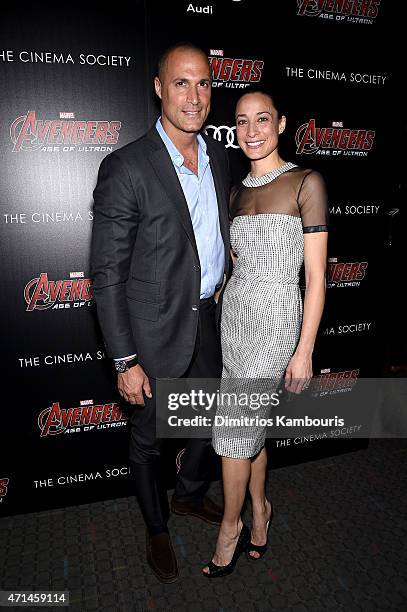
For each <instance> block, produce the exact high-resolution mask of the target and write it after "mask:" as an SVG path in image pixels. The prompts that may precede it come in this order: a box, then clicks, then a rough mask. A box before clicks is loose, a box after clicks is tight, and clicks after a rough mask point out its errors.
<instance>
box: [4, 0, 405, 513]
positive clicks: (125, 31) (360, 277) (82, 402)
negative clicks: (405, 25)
mask: <svg viewBox="0 0 407 612" xmlns="http://www.w3.org/2000/svg"><path fill="white" fill-rule="evenodd" d="M387 4H389V3H387ZM396 18H397V16H396V15H391V14H389V7H388V6H387V7H385V6H384V2H383V1H382V2H380V0H363V1H361V0H345V1H343V0H342V1H335V2H334V1H332V0H318V1H317V0H299V1H298V2H295V1H294V0H292V1H286V0H284V1H279V2H272V3H270V2H268V1H266V0H255V1H253V0H250V1H249V0H241V1H240V0H222V1H216V2H215V1H214V2H212V3H210V4H206V3H204V2H201V1H196V2H192V3H189V2H185V1H182V0H177V1H176V2H170V3H161V2H150V1H148V2H147V1H145V2H142V1H136V0H132V1H131V2H124V1H122V0H118V1H117V2H115V3H114V5H112V6H111V7H109V8H101V5H96V4H95V5H94V6H93V4H92V3H82V4H81V5H77V6H76V5H75V3H69V5H64V6H63V7H59V5H58V4H56V5H55V7H54V8H49V7H48V8H47V9H46V10H45V9H44V10H42V9H41V7H40V6H39V7H35V9H34V8H32V7H31V8H24V9H23V8H21V12H20V10H17V9H15V11H14V12H10V13H9V14H8V15H4V16H3V20H2V25H1V41H2V42H1V45H2V46H1V48H0V74H1V77H0V78H1V81H0V83H1V92H2V96H1V102H0V151H1V160H2V163H1V166H0V173H1V196H0V203H1V215H0V232H1V242H0V245H1V246H0V248H1V253H2V263H1V265H2V285H1V286H2V287H3V289H2V291H3V293H2V296H3V297H2V300H1V304H2V313H1V325H2V355H3V358H4V359H3V366H2V373H3V377H2V380H3V393H4V396H6V398H7V399H6V401H5V402H4V406H3V410H2V414H1V427H2V435H1V451H0V452H1V456H0V512H1V513H2V514H5V515H7V514H13V513H20V512H26V511H30V510H36V509H44V508H52V507H57V506H64V505H69V504H74V503H81V502H88V501H93V500H98V499H106V498H114V497H116V496H120V495H128V494H132V487H131V479H130V477H129V468H128V461H127V436H128V429H127V420H128V409H127V408H126V407H124V406H121V405H120V402H119V396H118V395H117V393H116V390H115V377H114V375H113V372H112V368H111V363H110V361H109V360H108V359H106V356H105V353H104V347H103V342H102V338H101V334H100V330H99V328H98V324H97V318H96V312H95V305H94V303H93V300H92V287H91V282H90V279H89V243H90V235H91V230H92V192H93V189H94V186H95V182H96V177H97V171H98V167H99V164H100V162H101V160H102V159H103V158H104V157H105V155H107V154H108V153H110V152H111V151H115V150H116V149H118V148H119V147H122V146H123V145H125V144H127V143H129V142H131V141H132V140H134V139H136V138H138V137H139V136H141V135H142V134H143V133H144V132H145V131H146V130H147V129H148V128H149V127H150V126H151V125H152V124H153V122H154V121H155V119H156V117H157V116H158V113H159V107H158V105H157V101H156V100H155V97H154V93H153V77H154V75H155V71H156V63H157V59H158V57H159V55H160V54H161V52H162V51H163V50H164V49H165V48H166V47H167V46H168V45H170V44H173V43H174V42H177V41H179V40H189V41H192V42H194V43H196V44H198V45H200V46H201V47H202V48H203V49H204V50H206V51H207V54H208V57H209V58H210V63H211V66H212V73H213V106H212V111H211V115H210V117H209V118H208V121H207V125H206V128H205V129H206V131H207V133H208V134H209V135H210V136H212V137H213V138H215V139H217V140H219V141H220V142H222V143H223V144H224V146H225V148H226V150H227V151H228V153H229V155H230V160H231V166H232V170H233V175H234V176H233V178H234V181H235V182H238V181H239V180H240V179H241V178H242V176H243V175H244V174H245V173H246V172H247V170H248V168H247V165H246V162H245V160H244V159H243V156H242V155H241V152H240V150H239V147H238V145H237V141H236V135H235V127H234V105H235V102H236V100H237V98H238V97H239V96H240V95H241V93H242V92H243V91H244V89H245V88H246V87H247V86H248V85H249V84H258V85H259V86H264V87H266V88H268V89H270V90H271V91H275V92H277V93H278V94H279V95H280V97H282V98H283V100H284V103H285V108H286V115H287V130H286V132H285V134H284V137H283V138H282V142H281V147H282V149H281V152H282V154H283V157H284V158H285V159H287V160H291V161H293V162H295V163H297V164H299V165H303V166H306V167H310V168H315V169H317V170H319V171H320V172H321V173H322V174H323V176H324V177H325V180H326V182H327V185H328V190H329V208H330V224H331V233H330V243H329V265H328V279H327V280H328V289H327V302H326V309H325V314H324V319H323V321H322V324H321V328H320V333H319V336H318V341H317V346H316V351H315V359H314V373H315V376H317V377H319V381H320V385H321V389H324V388H327V389H330V390H332V389H334V388H335V385H336V384H338V385H340V380H341V379H342V378H343V377H344V376H345V377H348V378H351V379H357V378H358V377H364V376H375V375H377V374H379V373H380V371H381V368H382V366H383V351H382V341H383V337H384V336H385V329H386V322H385V321H384V315H383V308H382V297H381V289H380V288H381V287H383V275H385V274H386V270H385V269H384V268H385V264H384V262H386V256H387V255H386V248H387V246H388V233H389V224H390V223H391V222H394V215H395V214H396V213H394V210H395V209H394V208H392V207H393V206H394V197H395V193H396V191H397V180H398V179H397V176H396V174H397V173H395V172H394V165H392V164H389V163H386V162H385V160H388V159H389V152H390V151H393V150H394V149H393V147H394V143H393V142H392V135H393V130H392V129H389V120H391V114H392V108H391V103H390V101H391V100H392V98H393V96H392V91H393V88H394V86H395V75H394V73H393V67H392V65H391V63H390V62H387V63H386V60H385V58H384V56H383V54H382V53H383V48H382V44H381V40H382V37H383V33H384V30H385V28H386V23H388V22H390V20H391V19H396ZM383 330H384V331H383ZM157 358H159V356H157ZM366 444H367V441H365V440H353V441H349V440H346V439H345V437H344V436H343V435H341V434H338V439H335V440H329V441H326V440H323V441H312V440H308V439H306V438H304V439H295V440H290V442H289V443H287V442H286V441H275V440H273V441H270V443H269V447H270V463H271V466H272V467H277V466H279V465H287V464H289V463H296V462H299V461H305V460H309V459H311V458H316V457H320V456H324V455H330V454H335V453H339V452H344V451H345V450H350V449H355V448H362V447H363V446H366ZM182 449H183V445H182V441H180V442H178V443H177V444H174V443H172V444H171V445H168V446H167V448H166V451H165V453H166V455H165V458H166V461H165V465H166V469H167V472H168V474H167V475H168V484H169V486H171V484H172V482H173V480H174V477H175V474H176V471H177V467H179V462H180V461H182ZM214 475H215V472H214Z"/></svg>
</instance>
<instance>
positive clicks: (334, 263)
mask: <svg viewBox="0 0 407 612" xmlns="http://www.w3.org/2000/svg"><path fill="white" fill-rule="evenodd" d="M367 267H368V262H367V261H351V262H344V261H342V262H338V258H337V257H330V258H329V259H328V269H327V287H328V288H329V289H330V288H332V287H359V286H360V283H361V281H362V280H363V279H364V278H366V272H367Z"/></svg>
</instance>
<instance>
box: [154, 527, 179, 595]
mask: <svg viewBox="0 0 407 612" xmlns="http://www.w3.org/2000/svg"><path fill="white" fill-rule="evenodd" d="M146 554H147V562H148V564H149V566H150V567H151V569H152V570H153V572H154V574H155V575H156V576H157V578H158V580H160V581H161V582H165V583H169V582H175V581H176V580H177V578H178V565H177V557H176V556H175V552H174V549H173V547H172V544H171V538H170V536H169V534H168V533H158V534H157V535H150V534H149V532H148V530H146Z"/></svg>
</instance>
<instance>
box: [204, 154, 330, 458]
mask: <svg viewBox="0 0 407 612" xmlns="http://www.w3.org/2000/svg"><path fill="white" fill-rule="evenodd" d="M230 214H231V220H232V224H231V247H232V249H233V251H234V252H235V253H236V255H237V259H236V262H235V264H234V268H233V273H232V276H231V278H230V280H229V282H228V284H227V286H226V288H225V291H224V296H223V306H222V319H221V341H222V353H223V372H222V381H221V391H222V392H225V393H231V392H242V391H243V392H245V393H246V394H247V393H250V392H254V393H262V392H264V391H267V392H268V393H272V392H273V390H274V389H275V388H276V387H277V384H278V382H279V381H280V380H281V378H282V376H283V375H284V372H285V370H286V368H287V365H288V362H289V360H290V359H291V357H292V355H293V353H294V351H295V347H296V345H297V343H298V339H299V335H300V331H301V323H302V313H303V304H302V299H301V292H300V288H299V273H300V269H301V266H302V264H303V261H304V233H309V232H321V231H327V225H328V216H327V197H326V189H325V184H324V181H323V178H322V176H321V175H320V174H319V173H318V172H316V171H314V170H309V169H303V168H299V167H298V166H295V167H293V164H285V166H282V167H281V168H280V169H278V170H277V176H275V177H273V178H271V180H270V181H269V182H268V183H266V184H264V185H259V186H256V187H248V186H245V185H244V184H241V185H239V187H238V188H237V189H234V190H233V193H232V197H231V207H230ZM269 412H270V406H264V407H258V408H256V410H253V408H251V407H250V406H249V405H247V406H242V405H240V404H238V403H235V404H233V403H229V404H228V405H223V404H221V403H220V404H219V405H218V407H217V412H216V417H217V418H216V419H215V424H214V426H213V430H212V436H213V437H212V444H213V447H214V449H215V451H216V453H217V454H219V455H222V456H225V457H232V458H236V459H246V458H250V457H254V456H255V455H256V454H257V453H258V452H259V451H260V450H261V448H262V447H263V446H264V441H265V434H266V428H265V426H264V425H259V426H256V425H255V424H254V425H249V426H247V425H246V424H242V425H239V424H238V425H237V426H233V427H231V426H227V425H224V423H227V422H231V421H230V419H235V422H236V423H239V422H242V417H249V418H251V419H252V420H251V422H252V423H253V422H256V419H253V417H257V422H258V421H259V420H260V419H264V418H267V417H268V415H269ZM218 417H223V420H222V418H219V419H218ZM224 417H226V419H225V418H224ZM246 422H247V418H246V419H245V423H246ZM219 423H220V424H219Z"/></svg>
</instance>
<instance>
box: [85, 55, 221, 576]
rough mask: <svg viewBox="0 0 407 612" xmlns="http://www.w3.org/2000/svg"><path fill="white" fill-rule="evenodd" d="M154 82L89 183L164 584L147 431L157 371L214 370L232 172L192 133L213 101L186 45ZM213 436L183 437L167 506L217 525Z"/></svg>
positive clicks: (96, 247) (102, 304)
mask: <svg viewBox="0 0 407 612" xmlns="http://www.w3.org/2000/svg"><path fill="white" fill-rule="evenodd" d="M154 85H155V91H156V93H157V95H158V96H159V98H160V99H161V117H160V118H159V119H158V121H157V123H156V125H155V126H154V127H153V128H152V129H151V130H150V131H149V132H147V134H146V135H144V136H143V137H142V138H140V139H139V140H137V141H135V142H132V143H130V144H128V145H127V146H125V147H123V148H122V149H119V150H118V151H115V152H114V153H111V154H110V155H108V156H107V157H106V158H105V159H104V160H103V162H102V164H101V167H100V170H99V176H98V182H97V186H96V188H95V191H94V200H95V208H94V222H93V236H92V252H91V269H92V279H93V295H94V298H95V301H96V304H97V310H98V317H99V321H100V325H101V328H102V332H103V336H104V340H105V344H106V348H107V353H108V355H109V356H110V357H112V358H113V359H114V360H115V366H116V369H117V370H118V372H119V373H118V388H119V392H120V394H121V395H122V397H123V398H124V399H125V400H126V401H127V402H130V403H131V404H133V405H135V409H134V412H133V414H132V416H131V418H130V426H131V433H130V464H131V471H132V474H133V475H134V480H135V489H136V495H137V498H138V502H139V504H140V508H141V511H142V513H143V516H144V520H145V522H146V526H147V530H146V534H147V536H146V539H147V543H146V552H147V560H148V562H149V564H150V566H151V568H152V569H153V571H154V572H155V574H156V576H157V577H158V578H159V579H160V580H161V581H162V582H173V581H175V580H176V578H177V575H178V568H177V561H176V557H175V554H174V550H173V548H172V544H171V539H170V536H169V533H168V528H167V521H168V516H169V508H168V500H167V493H166V490H165V488H164V486H163V483H161V481H160V474H159V467H158V459H159V455H160V447H161V441H160V440H157V438H156V433H155V382H156V379H157V378H160V377H161V378H178V377H189V378H201V377H202V378H204V377H205V378H217V377H219V376H220V375H221V350H220V340H219V336H218V334H217V332H216V325H215V309H216V303H215V300H214V294H215V292H217V291H218V290H219V288H220V287H221V285H222V282H223V279H224V275H225V274H226V275H228V267H229V223H228V213H227V209H228V198H229V193H228V189H229V172H228V162H227V156H226V153H225V150H224V148H223V146H221V145H220V144H218V143H216V142H214V141H213V140H212V139H210V138H208V137H206V136H205V135H201V134H199V132H200V130H201V128H202V126H203V124H204V122H205V120H206V118H207V116H208V113H209V109H210V99H211V71H210V66H209V63H208V58H207V57H206V55H205V53H204V52H203V51H202V50H201V49H199V48H197V47H195V46H194V45H192V44H189V43H187V44H183V43H182V44H178V45H175V46H173V47H171V48H170V49H168V50H167V51H166V52H165V53H164V55H163V56H162V58H161V60H160V62H159V71H158V76H157V77H156V78H155V80H154ZM208 452H212V448H211V446H210V440H198V439H193V440H189V441H188V443H187V448H186V451H185V453H184V456H183V461H182V466H181V469H180V472H179V475H178V479H177V484H176V487H175V492H174V496H173V498H172V502H171V506H172V510H173V511H174V512H176V513H178V514H183V515H188V514H190V515H193V516H198V517H199V518H201V519H203V520H205V521H207V522H210V523H212V524H220V522H221V519H222V510H221V508H219V506H217V505H215V504H214V502H212V501H211V500H210V499H209V498H208V497H207V496H206V495H205V493H206V491H207V489H208V486H209V480H208V474H207V473H206V470H205V468H206V466H207V465H208V455H207V453H208Z"/></svg>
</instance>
